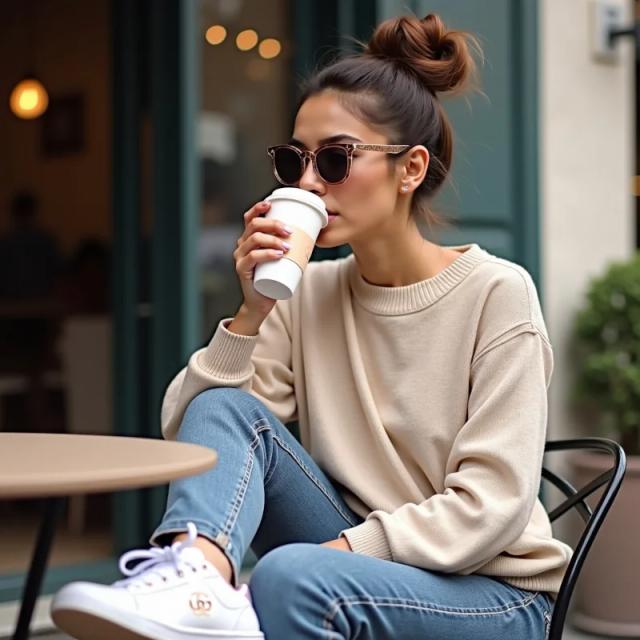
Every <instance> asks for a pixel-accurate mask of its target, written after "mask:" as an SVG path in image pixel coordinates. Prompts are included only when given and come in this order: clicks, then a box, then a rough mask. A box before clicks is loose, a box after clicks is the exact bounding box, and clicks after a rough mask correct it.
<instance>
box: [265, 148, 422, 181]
mask: <svg viewBox="0 0 640 640" xmlns="http://www.w3.org/2000/svg"><path fill="white" fill-rule="evenodd" d="M410 148H411V147H410V145H408V144H360V143H330V144H324V145H322V146H321V147H318V148H317V149H316V150H315V151H303V150H302V149H298V147H294V146H292V145H290V144H279V145H276V146H275V147H269V148H268V149H267V153H268V154H269V156H270V157H271V160H272V162H273V173H274V175H275V177H276V180H277V181H278V182H279V183H280V184H284V185H287V186H291V185H294V184H297V183H298V182H300V179H301V178H302V176H303V174H304V172H305V169H306V168H307V164H308V161H309V160H311V162H313V169H314V171H315V172H316V174H317V175H318V177H319V178H320V179H321V180H322V181H323V182H325V183H326V184H341V183H343V182H344V181H345V180H346V179H347V178H348V177H349V172H350V171H351V161H352V160H353V153H354V151H358V150H361V151H381V152H382V153H389V154H392V155H399V154H401V153H404V152H405V151H406V150H407V149H410Z"/></svg>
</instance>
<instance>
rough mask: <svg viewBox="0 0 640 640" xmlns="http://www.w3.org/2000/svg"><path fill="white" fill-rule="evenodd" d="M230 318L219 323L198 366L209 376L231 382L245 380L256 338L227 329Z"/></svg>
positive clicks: (200, 356)
mask: <svg viewBox="0 0 640 640" xmlns="http://www.w3.org/2000/svg"><path fill="white" fill-rule="evenodd" d="M231 320H232V318H225V319H223V320H221V321H220V323H219V324H218V327H217V329H216V331H215V333H214V334H213V338H211V342H210V343H209V345H208V346H207V348H206V349H204V350H203V351H202V352H201V353H200V354H199V358H198V364H199V365H200V366H201V367H202V368H203V369H204V370H205V371H206V372H207V373H209V374H211V375H213V376H215V377H216V378H220V379H222V380H227V381H229V382H233V381H234V380H239V379H241V378H245V377H246V376H247V374H248V373H249V371H250V368H251V355H252V354H253V350H254V349H255V346H256V344H257V342H258V336H242V335H239V334H237V333H232V332H231V331H229V330H228V329H227V326H228V325H229V323H230V322H231Z"/></svg>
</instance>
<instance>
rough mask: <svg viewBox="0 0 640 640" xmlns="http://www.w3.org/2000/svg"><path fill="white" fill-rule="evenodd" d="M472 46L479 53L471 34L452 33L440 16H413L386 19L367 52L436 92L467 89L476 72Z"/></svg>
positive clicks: (375, 33) (370, 41)
mask: <svg viewBox="0 0 640 640" xmlns="http://www.w3.org/2000/svg"><path fill="white" fill-rule="evenodd" d="M470 44H471V45H474V46H475V47H476V48H477V49H478V50H479V47H478V46H477V42H476V40H475V38H474V37H473V36H472V35H471V34H469V33H466V32H464V31H448V30H447V28H446V26H445V24H444V23H443V22H442V20H441V19H440V17H439V16H437V15H435V14H433V13H430V14H429V15H427V16H426V17H424V18H423V19H422V20H419V19H418V18H414V17H409V16H402V17H399V18H391V19H389V20H385V21H384V22H383V23H382V24H380V25H379V26H378V28H377V29H376V30H375V32H374V34H373V36H371V39H370V40H369V44H368V45H367V48H366V50H365V53H366V54H367V55H372V56H375V57H378V58H387V59H389V60H392V61H394V62H396V63H398V64H401V65H402V66H403V67H405V68H407V69H408V70H410V71H411V72H413V73H415V74H416V76H418V78H419V79H420V80H421V81H422V82H423V83H424V85H425V86H426V87H427V88H428V89H429V90H430V91H431V92H432V93H436V92H445V91H455V90H459V89H462V88H464V87H465V86H466V84H467V80H468V79H469V78H470V77H471V76H472V75H473V74H474V72H475V62H474V59H473V57H472V56H471V52H470V47H469V45H470Z"/></svg>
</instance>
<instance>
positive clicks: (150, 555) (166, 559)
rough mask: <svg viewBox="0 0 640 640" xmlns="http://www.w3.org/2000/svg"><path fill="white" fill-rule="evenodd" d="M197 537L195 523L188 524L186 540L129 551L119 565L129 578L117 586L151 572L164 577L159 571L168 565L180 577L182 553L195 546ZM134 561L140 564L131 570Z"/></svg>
mask: <svg viewBox="0 0 640 640" xmlns="http://www.w3.org/2000/svg"><path fill="white" fill-rule="evenodd" d="M197 535H198V531H197V529H196V525H195V524H193V522H188V523H187V538H186V540H181V541H177V542H174V543H173V544H172V545H171V546H170V547H169V546H165V547H162V548H159V547H150V548H148V549H133V550H132V551H127V552H126V553H124V554H123V555H122V556H121V558H120V562H119V564H118V567H119V569H120V571H121V572H122V574H123V575H125V576H127V577H126V578H125V579H123V580H119V581H118V582H116V583H115V584H116V585H118V586H125V585H126V584H130V583H131V582H133V581H135V580H136V579H138V578H140V577H141V576H142V575H143V574H145V573H147V572H149V571H152V572H154V573H158V575H160V576H161V577H163V573H162V572H161V571H159V569H161V568H163V567H166V566H167V565H170V566H172V567H173V569H174V570H175V573H177V574H178V575H180V573H181V570H180V564H181V563H182V562H184V560H183V559H182V558H181V555H182V552H183V551H184V550H185V549H187V548H189V547H192V546H193V543H194V542H195V540H196V537H197ZM134 561H138V563H137V564H136V565H135V566H134V567H132V568H129V567H128V566H127V565H129V564H130V563H131V562H134ZM187 564H191V563H187ZM194 568H195V566H194ZM154 570H155V571H154ZM114 586H115V585H114Z"/></svg>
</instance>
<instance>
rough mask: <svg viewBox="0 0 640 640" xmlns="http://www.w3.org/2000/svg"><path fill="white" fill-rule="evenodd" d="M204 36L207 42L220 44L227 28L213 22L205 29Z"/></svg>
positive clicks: (224, 37) (225, 35) (223, 39)
mask: <svg viewBox="0 0 640 640" xmlns="http://www.w3.org/2000/svg"><path fill="white" fill-rule="evenodd" d="M204 37H205V39H206V41H207V42H208V43H209V44H214V45H215V44H222V43H223V42H224V41H225V39H226V37H227V30H226V29H225V28H224V27H223V26H222V25H221V24H214V25H213V26H211V27H209V28H208V29H207V32H206V34H205V36H204Z"/></svg>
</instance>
